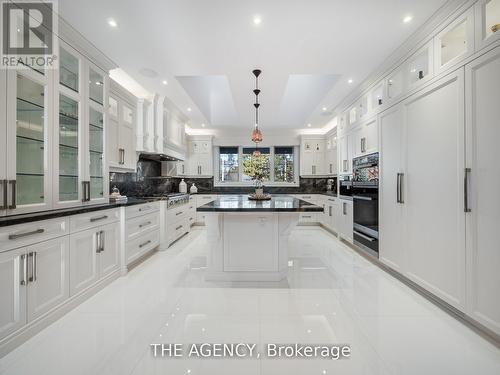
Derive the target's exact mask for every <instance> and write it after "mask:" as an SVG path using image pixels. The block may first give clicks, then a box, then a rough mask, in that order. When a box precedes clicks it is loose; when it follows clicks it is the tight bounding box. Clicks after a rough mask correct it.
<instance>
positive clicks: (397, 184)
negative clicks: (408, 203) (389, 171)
mask: <svg viewBox="0 0 500 375" xmlns="http://www.w3.org/2000/svg"><path fill="white" fill-rule="evenodd" d="M399 175H400V173H397V174H396V203H401V200H400V198H399V197H400V193H399V190H400V188H399Z"/></svg>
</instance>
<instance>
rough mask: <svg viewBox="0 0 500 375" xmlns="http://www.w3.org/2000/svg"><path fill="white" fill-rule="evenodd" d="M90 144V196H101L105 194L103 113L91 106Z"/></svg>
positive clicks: (93, 197) (92, 197)
mask: <svg viewBox="0 0 500 375" xmlns="http://www.w3.org/2000/svg"><path fill="white" fill-rule="evenodd" d="M89 120H90V121H89V146H90V198H91V199H95V198H101V197H103V195H104V185H103V177H104V176H103V150H104V138H103V133H104V129H103V122H104V120H103V114H102V113H101V112H99V111H96V110H95V109H93V108H90V112H89Z"/></svg>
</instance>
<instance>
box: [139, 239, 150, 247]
mask: <svg viewBox="0 0 500 375" xmlns="http://www.w3.org/2000/svg"><path fill="white" fill-rule="evenodd" d="M150 243H151V240H149V241H146V242H144V243H141V244H140V245H139V248H141V247H144V246H146V245H148V244H150Z"/></svg>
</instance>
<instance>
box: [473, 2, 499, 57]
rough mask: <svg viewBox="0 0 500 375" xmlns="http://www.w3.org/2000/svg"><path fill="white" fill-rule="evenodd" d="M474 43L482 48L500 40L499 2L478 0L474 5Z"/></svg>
mask: <svg viewBox="0 0 500 375" xmlns="http://www.w3.org/2000/svg"><path fill="white" fill-rule="evenodd" d="M475 12H476V18H475V20H476V41H477V46H478V47H483V46H485V45H487V44H489V43H492V42H494V41H496V40H498V39H500V0H480V1H478V2H477V3H476V5H475Z"/></svg>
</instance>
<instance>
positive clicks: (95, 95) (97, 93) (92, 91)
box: [89, 68, 104, 105]
mask: <svg viewBox="0 0 500 375" xmlns="http://www.w3.org/2000/svg"><path fill="white" fill-rule="evenodd" d="M89 98H90V100H92V101H93V102H95V103H97V104H100V105H103V104H104V78H103V75H102V74H100V73H98V72H96V71H95V70H94V69H92V68H90V69H89Z"/></svg>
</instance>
